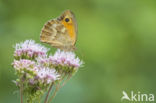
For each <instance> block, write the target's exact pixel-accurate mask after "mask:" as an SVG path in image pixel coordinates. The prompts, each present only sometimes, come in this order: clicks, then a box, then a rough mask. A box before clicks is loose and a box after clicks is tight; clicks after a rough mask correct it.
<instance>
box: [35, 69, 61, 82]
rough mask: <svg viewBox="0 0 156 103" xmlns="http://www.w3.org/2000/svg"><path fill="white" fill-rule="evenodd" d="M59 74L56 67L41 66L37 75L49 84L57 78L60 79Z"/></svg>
mask: <svg viewBox="0 0 156 103" xmlns="http://www.w3.org/2000/svg"><path fill="white" fill-rule="evenodd" d="M59 76H60V75H59V74H58V73H57V72H56V71H55V69H54V68H52V69H51V68H48V67H45V68H40V69H38V70H37V77H38V79H39V80H41V81H42V82H46V83H47V84H49V83H52V82H54V81H56V80H59Z"/></svg>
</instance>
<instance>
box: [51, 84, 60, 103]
mask: <svg viewBox="0 0 156 103" xmlns="http://www.w3.org/2000/svg"><path fill="white" fill-rule="evenodd" d="M59 89H60V84H57V86H56V89H55V91H54V94H53V95H52V96H51V97H50V99H49V101H48V103H50V102H51V101H52V100H53V98H54V97H55V96H56V93H57V91H58V90H59Z"/></svg>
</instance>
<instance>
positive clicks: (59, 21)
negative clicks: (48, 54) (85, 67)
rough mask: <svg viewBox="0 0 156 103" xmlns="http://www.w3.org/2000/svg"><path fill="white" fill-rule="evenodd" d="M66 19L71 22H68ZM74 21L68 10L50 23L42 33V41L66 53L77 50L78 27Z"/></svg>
mask: <svg viewBox="0 0 156 103" xmlns="http://www.w3.org/2000/svg"><path fill="white" fill-rule="evenodd" d="M66 18H69V19H70V22H66V21H65V19H66ZM73 19H75V18H74V16H73V14H72V13H71V12H70V11H69V10H67V11H65V12H64V13H63V14H62V15H61V16H60V17H58V18H56V19H53V20H50V21H48V22H47V23H46V24H45V25H44V27H43V29H42V31H41V35H40V41H41V42H44V43H48V44H50V45H51V46H53V47H56V48H59V49H62V50H65V51H68V50H73V49H75V42H76V31H75V30H77V26H75V24H76V22H75V21H73ZM76 25H77V24H76ZM75 27H76V28H75Z"/></svg>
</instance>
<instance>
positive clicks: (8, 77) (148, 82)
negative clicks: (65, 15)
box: [0, 0, 156, 103]
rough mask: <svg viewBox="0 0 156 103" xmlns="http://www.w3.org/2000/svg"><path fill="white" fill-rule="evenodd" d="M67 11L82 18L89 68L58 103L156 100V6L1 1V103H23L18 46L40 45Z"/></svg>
mask: <svg viewBox="0 0 156 103" xmlns="http://www.w3.org/2000/svg"><path fill="white" fill-rule="evenodd" d="M66 9H70V10H72V11H73V12H74V13H75V15H76V18H77V22H78V41H77V44H76V46H77V48H78V50H77V51H76V53H77V55H78V56H79V57H80V58H81V59H82V60H83V61H84V62H85V65H84V67H83V68H81V69H80V70H79V72H77V74H76V75H75V76H74V77H73V78H72V79H71V80H70V81H69V82H68V83H67V84H66V85H65V86H64V87H63V88H62V89H61V90H60V91H59V92H58V94H57V96H56V98H55V100H54V101H53V103H120V102H121V100H120V99H121V97H122V91H123V90H125V91H127V92H130V91H135V92H137V91H140V92H141V93H147V94H148V93H152V94H155V95H156V79H155V78H156V0H0V103H19V94H18V93H17V88H16V86H15V85H14V84H13V83H12V80H14V79H15V78H16V76H15V75H14V70H13V68H12V67H11V62H12V61H13V52H14V49H13V48H12V47H13V45H15V44H16V43H18V42H21V41H24V40H26V39H34V40H36V41H37V42H38V43H40V41H39V35H40V31H41V28H42V27H43V25H44V23H45V22H47V21H48V20H50V19H52V18H55V17H58V16H59V15H60V14H61V13H62V12H63V11H64V10H66ZM43 45H45V46H47V47H50V46H49V45H46V44H43ZM51 49H52V50H51V52H52V53H54V51H55V50H56V49H53V48H51ZM123 103H124V102H123Z"/></svg>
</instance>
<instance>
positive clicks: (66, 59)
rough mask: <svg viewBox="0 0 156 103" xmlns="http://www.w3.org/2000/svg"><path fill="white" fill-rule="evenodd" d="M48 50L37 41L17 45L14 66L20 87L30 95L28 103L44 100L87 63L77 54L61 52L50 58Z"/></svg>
mask: <svg viewBox="0 0 156 103" xmlns="http://www.w3.org/2000/svg"><path fill="white" fill-rule="evenodd" d="M48 51H49V49H48V48H46V47H44V46H42V45H40V44H38V43H35V41H34V40H26V41H25V42H22V43H18V44H16V46H15V51H14V61H13V63H12V66H13V68H14V69H15V73H16V75H17V76H18V78H17V80H16V84H17V86H18V87H19V88H23V91H24V93H25V94H26V95H28V97H27V101H28V102H33V101H35V100H36V99H38V98H40V97H41V96H42V95H43V94H44V93H45V92H46V91H47V90H48V88H49V86H50V85H51V84H54V83H55V84H56V83H58V82H57V81H59V83H60V82H61V81H62V80H63V79H64V77H71V76H72V75H73V74H74V73H75V72H76V71H77V70H78V68H79V67H81V66H82V64H83V62H82V61H81V60H80V59H79V58H78V57H76V55H75V53H74V52H65V51H61V50H57V51H56V53H55V54H54V55H50V56H48V53H47V52H48ZM22 86H23V87H22Z"/></svg>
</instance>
